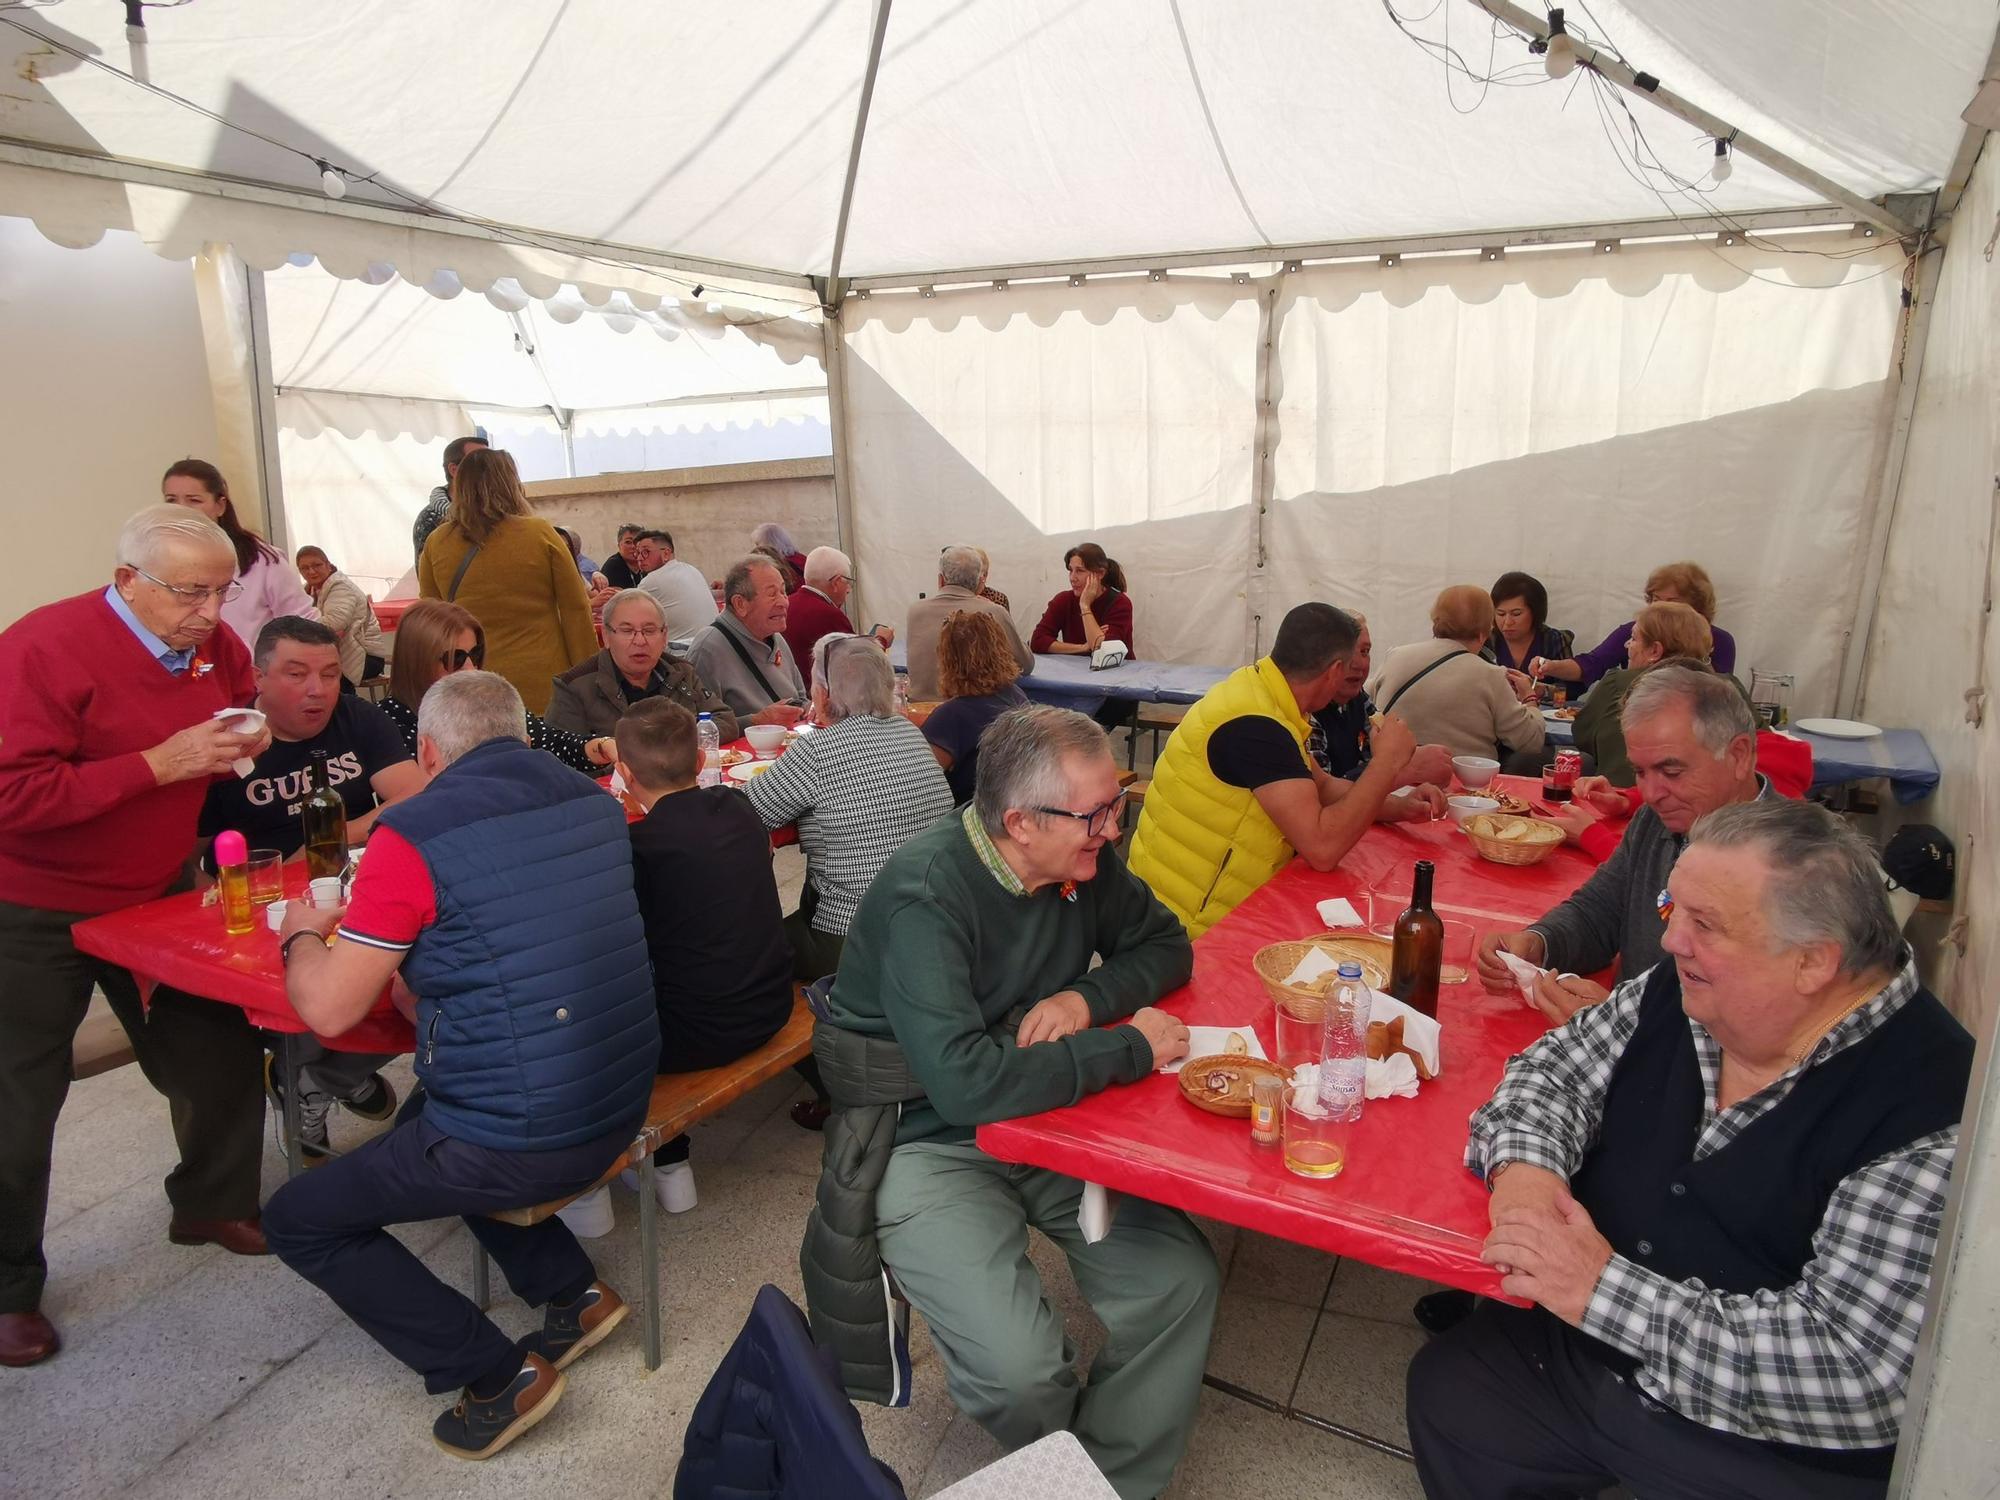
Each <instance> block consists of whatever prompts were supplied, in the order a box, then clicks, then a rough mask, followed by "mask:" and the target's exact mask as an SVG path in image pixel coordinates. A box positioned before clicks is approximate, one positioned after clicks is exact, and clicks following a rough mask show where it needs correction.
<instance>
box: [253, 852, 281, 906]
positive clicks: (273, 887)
mask: <svg viewBox="0 0 2000 1500" xmlns="http://www.w3.org/2000/svg"><path fill="white" fill-rule="evenodd" d="M284 894H285V856H284V855H282V854H280V853H279V852H278V851H277V850H276V849H252V850H251V851H250V904H251V905H252V906H269V905H270V904H271V903H272V902H273V901H277V900H280V899H281V898H282V897H283V896H284Z"/></svg>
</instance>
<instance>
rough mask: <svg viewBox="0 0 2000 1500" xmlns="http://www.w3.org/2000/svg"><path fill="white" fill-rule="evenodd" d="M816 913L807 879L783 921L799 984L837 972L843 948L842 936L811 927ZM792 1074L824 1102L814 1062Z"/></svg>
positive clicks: (815, 900) (801, 1065)
mask: <svg viewBox="0 0 2000 1500" xmlns="http://www.w3.org/2000/svg"><path fill="white" fill-rule="evenodd" d="M818 910H819V892H818V891H817V890H815V889H814V888H813V883H812V881H811V880H807V881H806V883H805V885H804V887H803V888H802V889H801V890H800V891H799V909H798V910H797V911H795V912H793V913H792V914H791V915H790V916H789V917H786V918H785V941H786V942H788V943H790V944H791V945H792V977H793V978H794V979H796V980H798V982H799V983H800V984H811V983H812V982H813V981H814V980H815V979H824V978H826V976H827V975H829V974H833V973H836V972H838V971H839V969H840V954H841V950H842V949H844V948H845V947H846V946H847V937H846V935H845V934H844V933H838V934H837V933H831V932H821V931H820V930H819V929H818V928H817V927H815V926H813V924H812V919H813V913H814V912H816V911H818ZM792 1071H793V1072H795V1073H797V1074H798V1075H799V1077H801V1078H803V1079H804V1080H805V1081H806V1086H807V1087H808V1088H810V1089H811V1090H812V1091H813V1097H814V1098H815V1099H817V1100H819V1102H820V1103H821V1104H825V1103H826V1102H827V1092H826V1084H825V1083H824V1082H822V1081H821V1079H820V1076H819V1063H818V1062H817V1061H815V1060H814V1059H812V1058H810V1057H808V1058H806V1059H805V1060H804V1061H803V1062H799V1063H795V1064H793V1066H792Z"/></svg>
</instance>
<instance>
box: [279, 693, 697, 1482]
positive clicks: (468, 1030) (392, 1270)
mask: <svg viewBox="0 0 2000 1500" xmlns="http://www.w3.org/2000/svg"><path fill="white" fill-rule="evenodd" d="M417 736H418V738H417V762H418V764H419V766H421V767H422V769H423V770H424V772H425V773H426V774H427V775H429V776H430V777H432V778H433V780H432V781H431V783H430V785H429V786H427V787H426V788H425V789H424V790H423V791H422V792H421V793H419V794H418V795H417V796H415V797H412V798H410V799H408V800H407V801H405V802H402V803H400V804H398V805H397V806H396V807H394V808H390V809H386V810H385V811H384V812H383V814H382V815H381V816H379V817H378V818H377V819H376V823H375V831H374V836H373V837H372V838H371V839H370V841H369V845H368V852H367V855H366V856H365V857H364V858H363V860H362V862H361V868H360V871H359V873H358V874H357V876H356V878H355V883H354V894H353V899H352V904H351V905H349V906H348V907H347V908H346V909H345V910H344V911H338V912H336V911H314V910H312V909H311V908H309V907H306V906H305V905H304V904H303V903H302V902H293V903H292V904H291V906H290V908H289V909H288V911H287V913H286V922H285V927H284V935H283V937H282V939H281V942H282V945H283V953H284V958H285V966H286V970H285V977H286V990H287V993H288V994H289V996H290V998H291V1002H292V1005H293V1007H294V1008H295V1009H296V1010H297V1011H298V1013H299V1016H300V1018H301V1019H302V1020H304V1021H305V1022H306V1023H307V1024H308V1025H310V1026H312V1027H313V1029H314V1030H315V1031H317V1032H319V1033H320V1034H321V1035H323V1036H337V1035H339V1034H340V1033H341V1032H342V1031H345V1030H346V1029H347V1028H348V1027H350V1026H352V1025H354V1024H355V1022H357V1021H358V1020H360V1019H361V1017H362V1016H364V1015H366V1014H367V1013H368V1011H369V1010H370V1009H371V1008H373V1006H374V1005H375V1003H376V1001H377V999H378V998H379V997H380V995H381V994H382V991H383V989H384V987H385V986H388V985H390V984H391V983H392V981H393V982H394V984H395V992H396V999H397V1004H398V1006H399V1007H401V1008H402V1009H404V1011H405V1013H406V1014H408V1015H409V1016H410V1017H411V1019H412V1020H413V1021H414V1022H415V1025H416V1029H417V1052H416V1071H417V1078H418V1081H419V1082H420V1083H421V1084H422V1088H421V1089H420V1090H418V1091H417V1093H416V1094H415V1095H414V1096H413V1097H412V1099H411V1100H410V1102H409V1104H408V1105H407V1106H406V1107H405V1108H404V1110H403V1113H402V1116H401V1118H400V1119H399V1121H398V1123H397V1126H396V1128H395V1129H394V1130H392V1131H390V1132H389V1133H388V1134H387V1135H383V1136H379V1137H377V1138H376V1139H375V1140H372V1141H370V1142H369V1143H368V1144H367V1145H365V1146H363V1147H361V1148H360V1149H359V1150H357V1151H351V1152H349V1153H347V1154H346V1155H344V1156H341V1157H339V1158H337V1159H335V1160H334V1161H332V1162H330V1163H329V1164H327V1165H326V1166H323V1167H320V1168H318V1169H317V1170H315V1171H313V1172H312V1173H311V1174H309V1175H307V1176H304V1177H300V1178H299V1179H297V1180H296V1181H294V1182H291V1183H288V1184H286V1186H284V1187H283V1188H280V1189H279V1190H278V1192H277V1193H276V1194H275V1195H273V1197H272V1198H271V1201H270V1203H269V1204H268V1205H267V1207H266V1209H265V1217H264V1228H265V1235H266V1238H267V1239H268V1240H269V1242H270V1245H271V1248H272V1250H273V1251H274V1252H276V1254H277V1255H278V1256H279V1257H280V1258H281V1259H282V1260H283V1261H284V1262H285V1264H286V1265H288V1266H290V1267H291V1268H292V1269H293V1270H295V1271H297V1272H298V1273H299V1274H300V1275H301V1276H304V1277H305V1278H306V1279H307V1280H308V1281H310V1282H312V1283H313V1284H314V1285H315V1286H317V1287H318V1288H319V1289H320V1290H321V1291H323V1292H325V1293H326V1294H327V1295H328V1296H329V1297H331V1298H332V1299H333V1300H334V1301H335V1302H336V1303H337V1304H339V1306H340V1308H341V1310H342V1311H343V1312H345V1313H346V1314H347V1315H348V1316H349V1317H351V1318H352V1319H354V1321H355V1322H357V1323H359V1324H360V1325H361V1326H362V1327H363V1328H364V1329H366V1330H367V1331H368V1333H369V1334H370V1335H371V1336H372V1337H373V1338H374V1339H375V1340H376V1341H377V1342H378V1343H380V1344H381V1345H382V1347H383V1348H385V1349H387V1350H388V1351H389V1352H390V1353H391V1354H393V1355H395V1356H396V1357H397V1358H398V1359H400V1360H402V1361H403V1363H405V1364H407V1365H408V1366H410V1368H412V1369H413V1370H416V1371H417V1372H418V1373H419V1374H421V1375H422V1376H423V1377H424V1383H425V1387H426V1388H427V1389H428V1390H431V1391H433V1392H438V1391H448V1390H451V1389H453V1388H455V1387H463V1395H462V1397H461V1399H460V1400H459V1401H458V1403H457V1404H456V1405H455V1406H453V1407H452V1408H451V1409H450V1410H449V1411H446V1412H445V1413H444V1414H443V1415H442V1416H440V1417H439V1418H438V1420H437V1423H436V1425H435V1427H434V1428H433V1434H434V1436H435V1438H436V1441H437V1444H438V1446H439V1447H441V1448H443V1449H444V1450H445V1451H446V1452H447V1453H450V1454H452V1455H454V1456H455V1457H459V1458H487V1457H490V1456H491V1455H493V1454H494V1453H497V1452H499V1450H500V1449H502V1448H504V1447H505V1446H506V1445H507V1444H508V1443H509V1442H511V1441H513V1439H514V1438H516V1437H518V1436H519V1435H520V1434H521V1433H522V1432H525V1431H526V1430H527V1429H528V1428H529V1427H532V1426H533V1425H534V1424H535V1423H536V1422H538V1421H540V1420H541V1418H542V1417H543V1416H545V1415H547V1413H548V1411H549V1409H550V1408H551V1407H552V1406H553V1405H554V1404H555V1402H556V1400H557V1398H558V1397H560V1396H561V1395H562V1389H563V1376H562V1374H561V1373H560V1372H561V1370H562V1369H563V1368H564V1367H565V1366H567V1365H568V1364H570V1363H571V1361H573V1360H574V1359H575V1358H576V1357H577V1356H578V1355H580V1354H582V1353H583V1352H584V1350H586V1349H588V1348H590V1347H591V1346H592V1345H594V1344H596V1343H597V1342H599V1341H600V1340H601V1339H603V1338H604V1336H605V1335H606V1334H608V1333H610V1332H611V1330H612V1329H613V1328H615V1327H617V1325H618V1324H619V1323H620V1322H621V1321H623V1319H624V1317H625V1315H626V1311H627V1309H626V1306H625V1304H624V1302H623V1301H622V1300H620V1298H619V1296H618V1294H617V1293H616V1292H614V1291H613V1290H612V1289H611V1288H610V1287H608V1286H606V1285H605V1284H604V1283H603V1282H601V1281H599V1280H598V1279H597V1274H596V1271H595V1270H594V1269H593V1268H592V1266H591V1263H590V1258H589V1257H588V1256H587V1255H585V1254H584V1252H583V1249H582V1247H581V1246H579V1245H578V1244H577V1242H576V1237H575V1236H574V1235H572V1234H571V1233H570V1231H569V1229H568V1228H567V1227H566V1226H565V1225H564V1224H563V1223H562V1221H561V1220H559V1219H547V1220H544V1221H543V1222H542V1223H539V1224H535V1225H532V1226H530V1227H526V1228H523V1227H520V1226H516V1225H512V1224H505V1223H502V1222H500V1221H499V1220H497V1219H492V1218H489V1217H487V1215H489V1214H494V1213H499V1212H502V1211H504V1210H507V1209H514V1208H522V1207H525V1206H527V1205H530V1204H535V1203H544V1202H547V1201H549V1200H550V1199H553V1198H561V1197H566V1196H568V1195H570V1194H573V1193H576V1192H579V1191H581V1190H582V1189H584V1188H586V1187H588V1186H590V1185H591V1184H592V1183H593V1182H595V1181H596V1180H597V1179H598V1177H599V1176H600V1175H602V1173H603V1172H604V1170H605V1168H607V1167H608V1166H610V1165H611V1163H612V1161H613V1160H614V1159H616V1158H617V1157H618V1156H619V1155H620V1154H621V1153H623V1152H624V1150H625V1149H626V1148H627V1147H628V1146H630V1144H631V1142H632V1138H633V1136H634V1135H635V1134H636V1133H637V1131H638V1129H639V1125H640V1123H641V1122H642V1121H643V1120H644V1118H645V1114H646V1105H647V1101H648V1100H649V1098H650V1097H651V1092H652V1084H653V1069H654V1064H655V1062H656V1060H657V1057H658V1054H659V1047H660V1035H659V1022H658V1020H657V1017H656V1015H655V1011H654V1006H653V981H652V973H651V969H650V967H649V965H648V962H647V956H646V937H645V929H644V925H643V923H642V922H641V920H640V916H639V907H638V903H637V901H636V899H635V898H634V896H633V891H632V857H631V849H630V844H629V842H628V840H627V838H626V835H625V817H624V812H623V810H622V809H621V808H620V806H619V804H618V802H617V800H616V799H615V798H611V797H607V796H605V795H604V793H603V792H602V791H600V790H599V789H598V787H597V786H596V785H595V784H594V783H592V782H591V781H590V780H589V779H588V778H587V777H584V776H580V775H578V774H577V773H576V772H574V771H571V770H569V769H567V768H565V767H564V766H563V765H561V764H560V763H559V762H558V761H556V760H555V759H554V758H553V757H552V756H549V755H547V754H545V753H544V752H542V751H540V750H535V749H531V748H530V747H529V745H528V742H527V741H528V735H527V721H526V714H525V712H524V710H523V708H522V705H521V698H520V695H519V694H518V693H516V692H515V691H514V689H513V688H512V687H511V686H510V685H509V684H508V683H507V681H506V679H504V678H501V677H496V676H494V675H493V674H492V673H489V672H460V673H455V674H453V675H451V676H448V677H445V678H443V679H442V680H441V681H439V682H438V683H437V684H436V685H435V686H434V687H432V688H431V690H430V691H429V692H428V693H426V694H425V695H424V701H423V704H422V706H421V707H420V708H419V710H418V714H417ZM336 924H337V925H338V928H339V936H340V938H341V941H340V942H339V943H337V944H336V945H335V946H333V947H332V948H328V947H327V946H326V944H325V943H324V942H322V941H321V940H320V939H321V936H322V935H323V934H325V933H327V932H331V931H332V930H333V929H334V927H335V925H336ZM444 1214H462V1215H464V1216H465V1222H466V1225H467V1227H468V1228H469V1229H471V1231H472V1233H473V1235H474V1236H475V1237H476V1238H477V1239H478V1240H479V1242H480V1244H481V1245H483V1246H484V1247H485V1248H486V1251H487V1253H488V1254H489V1255H491V1256H492V1257H493V1259H494V1260H495V1261H497V1262H498V1263H499V1265H500V1269H501V1271H502V1272H503V1273H504V1274H505V1275H506V1277H507V1284H508V1285H509V1286H510V1287H512V1288H513V1290H514V1292H515V1294H516V1295H518V1296H519V1297H520V1298H521V1299H522V1300H523V1301H524V1302H526V1303H527V1304H528V1305H529V1306H531V1307H543V1306H545V1307H546V1308H547V1312H546V1314H545V1317H544V1324H543V1329H542V1332H541V1333H540V1334H539V1335H533V1336H530V1337H529V1338H527V1339H525V1340H523V1341H522V1343H521V1344H520V1345H519V1346H516V1345H515V1343H514V1342H513V1341H512V1340H510V1339H508V1337H507V1336H506V1335H505V1334H503V1333H501V1332H500V1330H499V1329H498V1328H496V1327H495V1326H494V1325H493V1323H492V1322H491V1321H490V1320H489V1319H488V1318H487V1317H486V1315H485V1314H484V1313H482V1312H481V1311H480V1310H479V1309H478V1308H477V1307H476V1306H474V1305H473V1303H472V1301H471V1300H470V1299H469V1298H467V1297H466V1296H465V1295H464V1294H463V1293H461V1292H458V1291H457V1290H455V1289H453V1288H452V1287H449V1286H446V1285H445V1284H444V1283H443V1282H441V1281H439V1280H438V1279H437V1278H436V1277H435V1276H433V1275H432V1274H431V1273H430V1272H429V1271H427V1270H426V1269H425V1268H424V1266H423V1264H422V1263H421V1262H420V1261H419V1260H418V1259H417V1258H416V1257H415V1256H414V1255H412V1254H411V1253H410V1252H409V1251H408V1250H407V1249H405V1248H404V1247H403V1245H402V1243H401V1242H400V1241H399V1240H397V1239H396V1238H395V1237H394V1236H392V1235H390V1234H388V1233H387V1232H386V1231H385V1229H384V1226H385V1225H389V1224H406V1223H410V1222H413V1221H416V1220H422V1219H434V1218H437V1217H439V1216H441V1215H444Z"/></svg>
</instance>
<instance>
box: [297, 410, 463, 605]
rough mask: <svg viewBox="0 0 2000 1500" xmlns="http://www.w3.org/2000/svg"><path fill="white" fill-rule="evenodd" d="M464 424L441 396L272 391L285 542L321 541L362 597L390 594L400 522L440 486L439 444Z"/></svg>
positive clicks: (401, 547) (400, 571)
mask: <svg viewBox="0 0 2000 1500" xmlns="http://www.w3.org/2000/svg"><path fill="white" fill-rule="evenodd" d="M473 427H474V422H473V418H472V417H471V415H470V414H468V413H467V411H466V410H465V408H464V407H462V406H460V405H458V404H457V403H456V402H451V401H405V400H397V399H393V398H389V397H371V396H341V395H327V394H316V395H305V394H302V393H297V392H290V391H286V392H280V393H279V396H278V461H279V463H280V464H281V465H283V467H284V472H285V511H286V518H287V522H288V526H289V530H290V533H291V538H290V539H291V544H292V546H293V548H295V549H296V548H298V547H302V546H305V545H307V544H308V543H310V544H311V545H313V546H316V547H324V548H325V549H326V553H327V556H329V557H330V558H332V559H333V561H334V564H335V566H337V567H338V568H339V569H340V570H341V571H342V572H343V573H345V574H347V575H348V576H349V577H350V578H352V579H353V580H354V581H355V582H356V583H358V584H360V585H361V586H362V588H364V589H366V590H367V591H368V592H369V593H370V594H372V595H373V596H375V597H376V598H378V599H379V598H381V597H383V596H384V595H385V594H387V593H389V592H391V591H392V590H393V589H394V588H395V585H396V584H397V583H398V582H399V581H401V580H402V578H403V576H404V575H405V574H406V573H408V572H410V570H411V567H412V564H413V561H414V559H413V557H412V555H411V551H410V523H411V522H412V521H413V520H414V519H415V518H416V514H417V512H418V511H419V510H420V509H422V507H423V504H424V501H425V500H426V499H427V498H428V497H429V495H430V492H431V490H432V488H433V487H435V486H437V485H440V484H443V483H444V445H445V444H446V443H448V442H450V441H451V440H452V439H453V438H455V437H459V436H462V435H464V434H466V433H469V432H471V431H472V430H473ZM400 592H402V593H410V594H414V593H415V592H416V590H415V588H414V587H409V588H405V589H403V590H400Z"/></svg>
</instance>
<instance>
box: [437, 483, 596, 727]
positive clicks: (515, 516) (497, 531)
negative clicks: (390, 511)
mask: <svg viewBox="0 0 2000 1500" xmlns="http://www.w3.org/2000/svg"><path fill="white" fill-rule="evenodd" d="M417 592H418V593H419V594H420V595H422V596H423V597H424V598H426V599H443V600H446V601H447V602H449V603H453V604H457V605H460V606H462V607H464V608H465V609H467V610H470V611H471V612H472V614H473V615H474V616H475V617H476V618H477V619H478V621H479V625H480V628H481V630H483V631H484V632H485V636H486V670H487V671H489V672H497V673H498V674H499V675H500V676H502V677H504V678H506V679H507V680H508V681H509V682H511V683H512V684H513V685H514V690H515V691H516V692H518V693H519V694H520V695H521V701H522V702H523V703H524V704H526V705H527V708H528V712H529V713H531V714H541V713H545V712H547V710H548V706H549V694H550V692H551V691H552V689H553V685H554V681H555V679H556V678H557V677H558V676H560V675H561V674H562V673H564V672H567V671H568V670H569V669H570V668H571V667H574V666H577V665H579V664H580V663H582V662H586V661H588V660H589V659H590V658H591V657H592V656H595V655H596V654H597V630H596V627H595V626H594V625H593V624H592V622H591V618H590V593H589V590H587V589H586V588H585V587H584V584H583V576H582V575H581V574H580V573H578V572H577V570H576V562H575V560H574V559H572V558H571V557H570V554H569V546H568V544H567V543H565V542H564V541H563V539H562V538H561V537H559V536H557V535H556V529H555V527H553V526H551V525H550V524H549V523H548V522H547V521H544V520H543V519H542V518H541V517H539V516H537V515H535V514H533V513H532V512H531V511H530V509H529V506H528V497H527V495H526V493H525V492H524V491H523V490H522V489H521V476H520V473H519V471H518V470H516V469H515V467H514V459H513V457H512V455H510V454H509V453H507V452H506V451H505V450H504V449H500V448H480V449H474V450H473V451H472V452H469V453H467V454H466V455H465V458H464V460H463V461H462V462H461V463H460V464H459V466H458V473H457V475H456V476H454V477H453V479H452V482H451V511H450V513H449V514H448V516H447V517H446V519H445V523H444V524H443V525H442V526H440V527H438V529H437V530H436V531H434V532H432V533H431V535H430V539H429V540H428V541H426V542H425V543H424V552H423V556H422V557H421V558H420V559H418V562H417Z"/></svg>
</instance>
